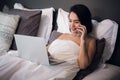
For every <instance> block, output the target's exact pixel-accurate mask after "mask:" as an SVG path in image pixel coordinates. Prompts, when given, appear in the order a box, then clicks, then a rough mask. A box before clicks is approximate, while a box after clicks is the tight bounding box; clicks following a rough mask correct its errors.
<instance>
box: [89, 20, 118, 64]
mask: <svg viewBox="0 0 120 80" xmlns="http://www.w3.org/2000/svg"><path fill="white" fill-rule="evenodd" d="M94 25H96V26H93V31H92V33H91V34H92V35H93V36H95V37H96V38H98V39H101V38H105V40H106V43H105V49H104V52H103V57H102V61H103V62H105V61H107V60H109V59H110V57H111V56H112V53H113V51H114V47H115V42H116V38H117V31H118V24H117V23H116V22H115V21H113V20H110V19H105V20H103V21H101V22H99V23H98V24H94Z"/></svg>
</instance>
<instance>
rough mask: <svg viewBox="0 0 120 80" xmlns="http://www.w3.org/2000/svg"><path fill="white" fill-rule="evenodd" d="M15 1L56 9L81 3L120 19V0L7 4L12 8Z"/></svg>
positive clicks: (40, 0) (25, 0) (25, 1)
mask: <svg viewBox="0 0 120 80" xmlns="http://www.w3.org/2000/svg"><path fill="white" fill-rule="evenodd" d="M15 2H20V3H22V4H24V5H26V6H27V7H29V8H47V7H54V8H56V9H58V8H63V9H65V10H67V11H68V10H69V8H70V6H72V5H73V4H78V3H81V4H85V5H87V6H88V7H89V8H90V10H91V12H92V14H93V15H95V16H100V17H101V18H102V19H105V18H110V19H113V20H116V21H118V22H119V21H120V20H119V18H118V17H120V10H119V4H120V0H34V1H33V0H7V4H8V6H9V7H11V8H12V6H13V5H14V3H15Z"/></svg>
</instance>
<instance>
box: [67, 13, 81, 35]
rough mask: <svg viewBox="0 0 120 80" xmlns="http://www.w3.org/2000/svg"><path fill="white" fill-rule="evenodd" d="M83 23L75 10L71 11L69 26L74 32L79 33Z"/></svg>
mask: <svg viewBox="0 0 120 80" xmlns="http://www.w3.org/2000/svg"><path fill="white" fill-rule="evenodd" d="M80 25H81V23H80V21H79V18H78V16H77V15H76V14H75V13H74V12H70V14H69V26H70V30H71V32H72V33H75V34H78V33H79V32H78V28H79V27H80Z"/></svg>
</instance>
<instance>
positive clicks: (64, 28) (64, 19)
mask: <svg viewBox="0 0 120 80" xmlns="http://www.w3.org/2000/svg"><path fill="white" fill-rule="evenodd" d="M68 15H69V13H68V12H66V11H64V10H63V9H62V8H59V9H58V16H57V25H58V29H57V31H58V32H61V33H70V30H69V24H68V23H69V19H68Z"/></svg>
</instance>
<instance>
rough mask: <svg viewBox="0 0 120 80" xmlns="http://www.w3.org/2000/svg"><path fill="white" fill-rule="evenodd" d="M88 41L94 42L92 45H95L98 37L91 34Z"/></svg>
mask: <svg viewBox="0 0 120 80" xmlns="http://www.w3.org/2000/svg"><path fill="white" fill-rule="evenodd" d="M88 43H89V44H92V45H95V44H96V38H95V37H92V36H89V39H88Z"/></svg>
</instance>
